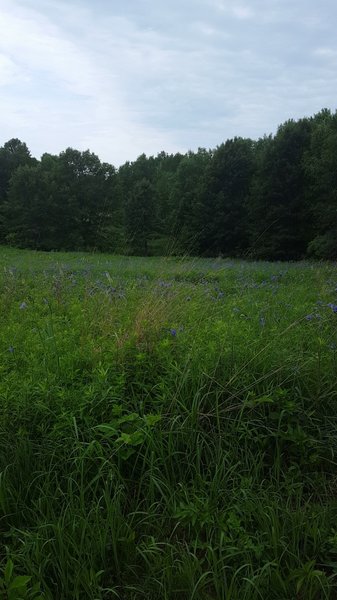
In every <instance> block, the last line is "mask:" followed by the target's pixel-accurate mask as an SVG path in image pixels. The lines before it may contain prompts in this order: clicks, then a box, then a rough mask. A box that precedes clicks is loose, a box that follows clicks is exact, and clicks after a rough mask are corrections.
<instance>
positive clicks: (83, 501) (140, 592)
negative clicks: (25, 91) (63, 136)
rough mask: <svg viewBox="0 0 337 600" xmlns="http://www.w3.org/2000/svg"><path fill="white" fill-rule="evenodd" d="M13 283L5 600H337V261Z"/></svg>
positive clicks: (183, 263) (0, 467) (201, 264)
mask: <svg viewBox="0 0 337 600" xmlns="http://www.w3.org/2000/svg"><path fill="white" fill-rule="evenodd" d="M201 160H204V159H203V158H202V159H201ZM22 168H23V169H25V167H24V166H23V167H22ZM240 185H241V183H240ZM213 190H216V183H214V188H213ZM149 193H150V190H149V188H148V184H146V185H145V183H144V184H141V185H140V187H139V188H138V189H137V190H136V192H135V194H136V196H137V197H139V198H142V199H143V197H145V195H146V196H147V194H149ZM214 193H216V192H214ZM130 227H132V224H131V223H130ZM82 233H83V236H84V235H89V234H88V230H86V229H85V228H84V227H83V230H82ZM0 272H1V273H2V277H1V287H0V307H1V310H0V325H1V326H0V352H1V364H0V373H1V377H0V398H1V403H0V521H1V531H0V541H1V547H0V596H1V598H8V599H10V600H18V599H19V598H20V599H24V598H25V599H27V600H38V599H39V600H56V599H57V600H70V599H71V600H85V599H88V600H113V599H116V600H142V599H144V600H220V599H226V600H261V599H267V598H268V600H295V599H296V600H334V599H335V598H336V594H337V533H336V519H337V499H336V451H337V422H336V409H337V397H336V375H337V372H336V370H337V333H336V332H337V329H336V319H337V292H336V290H337V279H336V270H335V267H334V265H332V264H331V263H316V265H315V266H313V264H312V263H310V262H307V263H291V264H287V263H280V262H278V263H266V262H262V261H256V262H253V261H246V262H244V261H237V260H224V259H220V258H217V259H186V260H185V259H181V258H166V259H159V258H155V257H151V258H147V259H144V258H135V257H122V258H119V257H116V256H108V255H104V254H96V255H92V254H91V255H80V254H75V253H74V254H72V253H67V254H62V253H58V254H55V253H45V252H41V253H39V252H31V251H25V250H24V251H23V250H16V249H11V248H6V249H2V250H1V252H0Z"/></svg>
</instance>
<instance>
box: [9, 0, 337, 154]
mask: <svg viewBox="0 0 337 600" xmlns="http://www.w3.org/2000/svg"><path fill="white" fill-rule="evenodd" d="M336 22H337V3H336V1H335V0H320V1H318V0H249V1H248V0H246V1H243V2H241V1H235V0H165V1H163V0H67V1H66V2H64V1H63V0H0V145H3V143H4V142H6V141H7V140H9V139H11V138H13V137H17V138H19V139H21V140H22V141H24V142H26V143H27V145H28V147H29V149H30V151H31V153H32V154H33V156H36V157H37V158H39V157H40V156H41V154H43V153H44V152H50V153H52V154H58V153H59V152H61V151H62V150H65V149H66V148H67V147H69V146H70V147H73V148H76V149H78V150H86V149H90V150H91V151H92V152H95V153H96V154H98V156H99V157H100V158H101V160H104V161H107V162H110V163H112V164H114V165H115V166H119V165H121V164H122V163H124V162H125V161H127V160H130V161H132V160H135V159H136V158H137V157H138V156H139V155H140V154H142V153H145V154H147V155H156V154H157V153H158V152H161V151H163V150H164V151H165V152H168V153H174V152H186V151H188V150H197V148H198V147H202V148H215V147H216V146H218V145H219V144H221V143H222V142H224V141H225V140H226V139H229V138H232V137H234V136H242V137H251V138H253V139H257V138H259V137H261V136H263V135H264V134H269V133H274V132H275V131H276V129H277V127H278V125H280V124H281V123H283V122H284V121H286V120H288V119H291V118H294V119H297V118H301V117H304V116H310V115H313V114H314V113H316V112H318V111H319V110H321V109H322V108H330V109H331V110H333V111H334V110H336V106H337V37H336V34H335V26H336Z"/></svg>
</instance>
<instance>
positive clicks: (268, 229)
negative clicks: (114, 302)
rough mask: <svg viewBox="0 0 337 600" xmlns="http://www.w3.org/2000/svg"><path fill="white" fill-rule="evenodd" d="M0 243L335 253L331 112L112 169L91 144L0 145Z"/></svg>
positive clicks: (282, 256)
mask: <svg viewBox="0 0 337 600" xmlns="http://www.w3.org/2000/svg"><path fill="white" fill-rule="evenodd" d="M0 244H5V245H6V244H7V245H12V246H16V247H21V248H33V249H38V250H88V251H93V250H97V251H102V252H103V251H104V252H115V253H124V254H134V255H143V256H147V255H152V254H155V255H158V254H165V255H166V254H170V253H171V254H191V255H197V256H218V255H221V256H231V257H247V258H248V257H249V258H257V259H269V260H299V259H302V258H305V257H314V258H319V259H336V258H337V112H335V113H332V112H331V111H330V110H328V109H323V110H322V111H320V112H319V113H317V114H315V115H314V116H313V117H307V118H303V119H299V120H297V121H295V120H289V121H286V122H285V123H284V124H282V125H280V126H279V128H278V130H277V132H276V134H275V135H269V136H264V137H263V138H261V139H259V140H257V141H254V140H251V139H247V138H241V137H236V138H234V139H230V140H227V141H226V142H224V143H223V144H221V145H220V146H218V147H217V148H215V149H213V150H205V149H202V148H200V149H199V150H198V151H197V152H187V153H186V154H181V153H177V154H166V153H165V152H161V153H160V154H158V155H157V156H155V157H154V156H150V157H147V156H145V154H142V155H141V156H139V157H138V158H137V160H135V161H134V162H126V163H125V164H123V165H122V166H120V167H119V168H118V169H116V168H115V167H114V166H112V165H110V164H108V163H105V162H101V161H100V160H99V158H98V156H96V155H95V154H93V153H92V152H90V151H89V150H87V151H85V152H80V151H78V150H75V149H73V148H68V149H67V150H65V151H64V152H61V153H60V154H59V155H58V156H56V155H51V154H44V155H43V156H42V157H41V160H37V159H35V158H33V157H32V156H31V154H30V151H29V149H28V147H27V145H26V144H25V143H24V142H21V141H20V140H18V139H12V140H10V141H8V142H6V143H5V144H4V145H3V147H1V148H0Z"/></svg>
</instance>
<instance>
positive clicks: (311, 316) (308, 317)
mask: <svg viewBox="0 0 337 600" xmlns="http://www.w3.org/2000/svg"><path fill="white" fill-rule="evenodd" d="M305 318H306V320H307V321H312V320H313V318H314V315H307V316H306V317H305Z"/></svg>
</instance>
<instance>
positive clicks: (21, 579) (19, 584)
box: [8, 575, 31, 592]
mask: <svg viewBox="0 0 337 600" xmlns="http://www.w3.org/2000/svg"><path fill="white" fill-rule="evenodd" d="M30 580H31V577H29V576H28V575H18V576H17V577H14V579H13V581H12V583H11V584H10V585H9V586H8V591H9V592H11V591H12V590H19V589H20V588H23V587H25V586H26V585H27V583H29V582H30Z"/></svg>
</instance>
